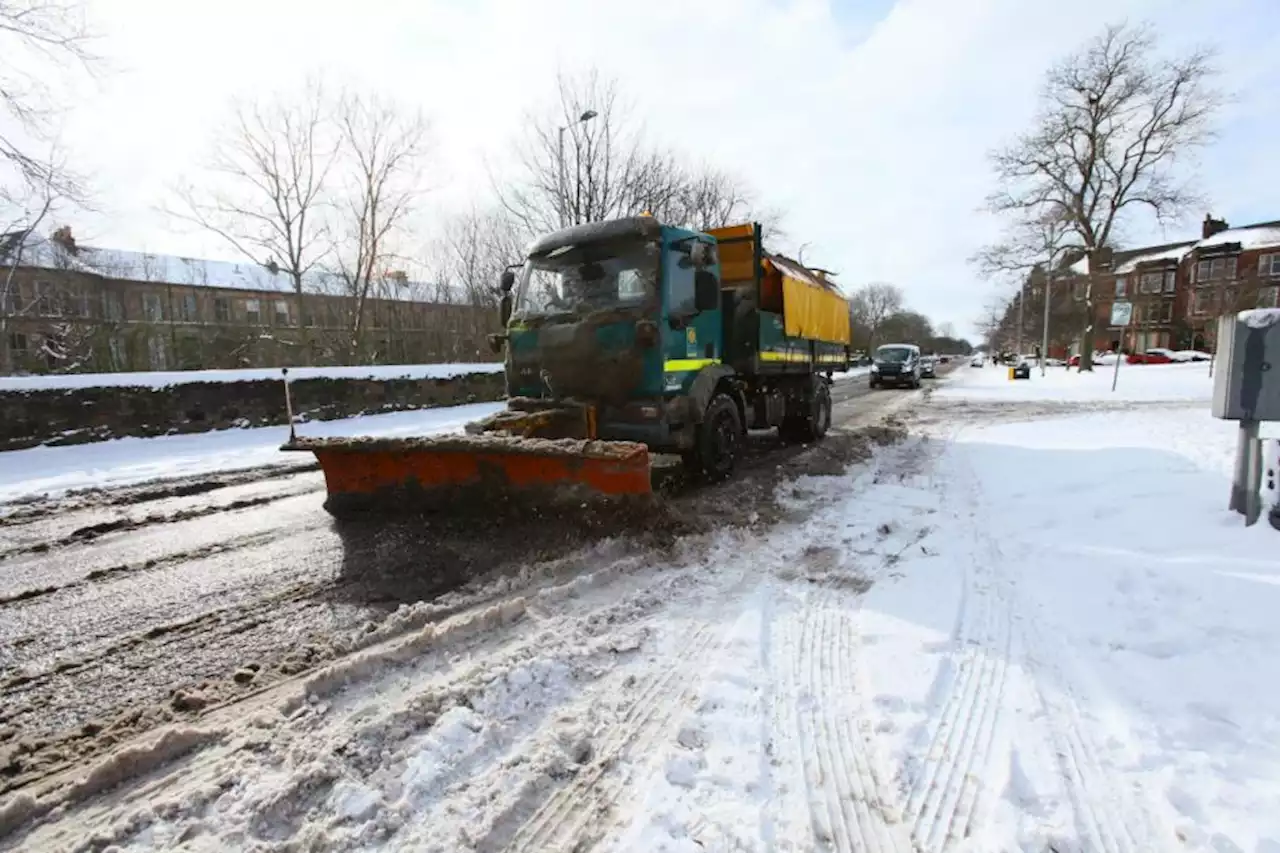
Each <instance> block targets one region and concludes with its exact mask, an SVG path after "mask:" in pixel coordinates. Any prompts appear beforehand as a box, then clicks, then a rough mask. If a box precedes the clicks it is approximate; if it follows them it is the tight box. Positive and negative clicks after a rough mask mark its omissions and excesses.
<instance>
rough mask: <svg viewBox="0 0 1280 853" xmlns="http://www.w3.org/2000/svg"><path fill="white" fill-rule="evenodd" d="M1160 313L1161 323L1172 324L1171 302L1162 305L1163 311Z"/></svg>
mask: <svg viewBox="0 0 1280 853" xmlns="http://www.w3.org/2000/svg"><path fill="white" fill-rule="evenodd" d="M1161 313H1162V316H1161V318H1160V319H1161V320H1162V321H1163V322H1165V323H1172V322H1173V303H1172V302H1166V303H1164V311H1163V312H1161Z"/></svg>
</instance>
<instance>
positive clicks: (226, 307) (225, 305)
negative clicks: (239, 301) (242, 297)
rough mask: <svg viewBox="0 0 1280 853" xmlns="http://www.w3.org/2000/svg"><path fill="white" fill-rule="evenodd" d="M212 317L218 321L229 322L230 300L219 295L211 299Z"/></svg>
mask: <svg viewBox="0 0 1280 853" xmlns="http://www.w3.org/2000/svg"><path fill="white" fill-rule="evenodd" d="M213 319H215V320H217V321H218V322H219V323H230V322H231V300H230V299H223V298H221V297H219V298H217V299H214V300H213Z"/></svg>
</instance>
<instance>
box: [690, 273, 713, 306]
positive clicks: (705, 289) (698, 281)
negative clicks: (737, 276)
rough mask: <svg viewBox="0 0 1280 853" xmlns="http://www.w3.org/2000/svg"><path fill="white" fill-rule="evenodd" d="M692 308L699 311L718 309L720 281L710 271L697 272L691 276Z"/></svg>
mask: <svg viewBox="0 0 1280 853" xmlns="http://www.w3.org/2000/svg"><path fill="white" fill-rule="evenodd" d="M693 307H694V308H696V309H698V310H699V311H714V310H716V309H717V308H719V307H720V280H719V279H717V278H716V275H715V273H713V272H711V271H710V270H698V271H697V272H695V273H694V274H693Z"/></svg>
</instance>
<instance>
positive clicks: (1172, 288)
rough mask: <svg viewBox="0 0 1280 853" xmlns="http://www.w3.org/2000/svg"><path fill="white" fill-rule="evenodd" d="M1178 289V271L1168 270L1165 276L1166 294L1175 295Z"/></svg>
mask: <svg viewBox="0 0 1280 853" xmlns="http://www.w3.org/2000/svg"><path fill="white" fill-rule="evenodd" d="M1177 289H1178V273H1177V271H1176V270H1166V271H1165V274H1164V292H1165V293H1174V292H1176V291H1177Z"/></svg>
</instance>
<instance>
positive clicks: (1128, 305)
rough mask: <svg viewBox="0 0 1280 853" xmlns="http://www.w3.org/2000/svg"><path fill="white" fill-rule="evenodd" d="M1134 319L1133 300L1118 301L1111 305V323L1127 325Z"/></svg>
mask: <svg viewBox="0 0 1280 853" xmlns="http://www.w3.org/2000/svg"><path fill="white" fill-rule="evenodd" d="M1132 319H1133V303H1132V302H1116V303H1113V304H1112V305H1111V325H1113V326H1127V325H1129V321H1130V320H1132Z"/></svg>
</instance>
